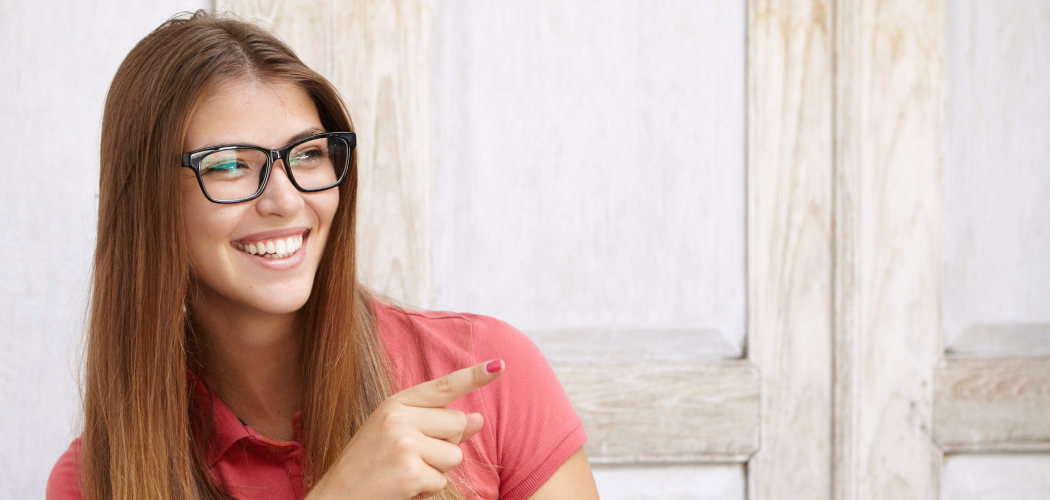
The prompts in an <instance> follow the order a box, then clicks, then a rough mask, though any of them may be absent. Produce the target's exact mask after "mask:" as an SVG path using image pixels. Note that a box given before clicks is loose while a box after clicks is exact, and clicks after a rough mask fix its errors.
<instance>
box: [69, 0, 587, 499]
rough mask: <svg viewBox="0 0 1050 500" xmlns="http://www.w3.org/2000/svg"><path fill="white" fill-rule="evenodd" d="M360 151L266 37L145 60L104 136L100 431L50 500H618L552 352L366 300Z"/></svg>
mask: <svg viewBox="0 0 1050 500" xmlns="http://www.w3.org/2000/svg"><path fill="white" fill-rule="evenodd" d="M355 142H356V136H355V134H354V132H353V126H352V124H351V121H350V118H349V116H348V114H347V112H346V108H345V106H344V105H343V103H342V101H341V100H340V98H339V96H338V94H337V93H336V91H335V90H334V89H333V87H332V86H331V85H330V84H329V83H328V82H327V81H326V80H325V79H324V78H322V77H321V76H319V75H318V74H317V73H315V72H313V71H312V70H310V69H309V68H307V67H306V66H305V65H303V64H302V62H300V61H299V59H298V58H296V56H295V55H294V54H293V53H292V51H291V50H290V49H288V48H287V47H286V46H285V45H284V44H282V43H281V42H280V41H278V40H277V39H276V38H274V37H273V36H272V35H271V34H269V33H267V32H266V31H264V30H261V29H259V28H257V27H255V26H252V25H250V24H246V23H243V22H240V21H237V20H232V19H225V18H216V17H212V16H210V15H208V14H206V13H203V12H198V13H196V14H194V15H192V16H186V17H182V18H177V19H173V20H171V21H169V22H167V23H165V24H164V25H162V26H161V27H160V28H158V29H157V30H156V31H154V32H153V33H151V34H150V35H149V36H147V37H146V38H145V39H144V40H142V41H141V42H140V43H139V44H138V45H137V46H136V47H135V48H134V49H133V50H132V51H131V53H130V54H129V55H128V57H127V58H126V59H125V61H124V63H123V64H122V65H121V67H120V69H119V70H118V71H117V74H116V76H115V78H114V80H113V84H112V87H111V88H110V91H109V95H108V97H107V101H106V107H105V112H104V117H103V127H102V148H101V175H100V195H99V225H98V246H97V248H96V252H95V275H94V287H93V293H92V299H91V310H90V324H89V329H88V342H87V349H88V352H87V366H86V373H85V377H84V380H85V387H84V419H85V428H84V433H83V435H82V437H81V438H78V439H76V440H75V441H74V442H73V444H72V445H71V446H70V448H69V450H68V451H67V452H66V453H65V454H64V455H63V456H62V458H61V459H60V460H59V462H58V463H57V464H56V466H55V468H54V470H53V471H52V474H51V479H50V481H49V484H48V498H51V499H59V498H86V499H110V498H114V499H138V498H166V499H176V498H177V499H183V498H202V499H203V498H240V499H249V498H288V499H292V498H294V499H299V498H304V497H308V498H311V499H317V500H322V499H327V498H353V499H373V498H374V499H390V498H396V499H410V498H428V497H431V496H435V495H436V496H437V497H438V498H443V499H454V498H507V499H519V498H535V499H550V498H584V499H586V498H597V494H596V492H595V488H594V483H593V479H592V477H591V473H590V468H589V466H588V463H587V459H586V456H585V455H584V454H583V451H582V449H581V446H582V445H583V443H584V441H585V440H586V436H585V435H584V432H583V428H582V426H581V424H580V419H579V417H577V416H576V414H575V412H574V411H573V409H572V407H571V406H570V405H569V403H568V400H567V398H566V397H565V393H564V392H563V391H562V389H561V387H560V385H559V384H558V381H557V379H556V378H555V377H554V374H553V372H552V371H551V369H550V367H549V366H548V365H547V363H546V361H545V360H544V359H543V357H542V355H540V354H539V351H538V350H537V349H536V348H535V346H534V345H532V343H531V342H529V341H528V340H527V339H526V338H525V337H524V336H522V335H521V334H520V333H519V332H518V331H517V330H515V329H514V328H512V327H510V326H508V325H506V324H505V323H502V322H500V321H498V320H494V319H492V318H485V317H481V316H476V315H470V314H457V313H436V312H409V311H404V310H402V309H399V308H397V307H394V306H391V305H387V304H384V303H382V302H379V301H378V300H376V299H375V298H373V297H372V296H371V295H370V293H369V292H368V290H366V289H365V288H364V287H362V286H361V285H359V284H358V281H357V278H356V276H355V258H354V247H355V246H354V224H355V201H356V188H357V173H356V168H355V164H356V159H355V158H356V157H355V155H354V152H353V150H354V146H355ZM180 159H181V165H180ZM497 379H498V380H497ZM482 386H487V387H485V388H484V389H483V390H482V389H481V388H482Z"/></svg>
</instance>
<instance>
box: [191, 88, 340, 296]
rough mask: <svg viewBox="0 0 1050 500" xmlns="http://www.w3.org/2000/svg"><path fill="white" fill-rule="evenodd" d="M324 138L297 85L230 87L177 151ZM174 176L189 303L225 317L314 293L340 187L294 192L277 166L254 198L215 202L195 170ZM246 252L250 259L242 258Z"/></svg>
mask: <svg viewBox="0 0 1050 500" xmlns="http://www.w3.org/2000/svg"><path fill="white" fill-rule="evenodd" d="M321 132H324V128H323V127H322V126H321V120H320V118H319V117H318V114H317V108H316V106H315V105H314V103H313V100H311V99H310V97H309V96H308V95H307V94H306V93H305V92H304V91H303V90H302V89H300V88H299V87H297V86H295V85H294V84H285V83H278V84H270V83H258V82H234V83H231V84H227V85H224V86H223V87H221V88H220V90H219V91H218V92H217V93H216V94H214V95H212V96H211V97H210V98H208V99H207V100H205V101H204V102H203V104H202V105H201V106H200V107H199V108H198V109H197V111H196V112H195V113H194V114H193V116H191V117H190V122H189V131H188V133H187V135H186V141H185V143H184V144H183V148H182V149H183V151H184V152H185V151H193V150H196V149H201V148H205V147H210V146H220V145H226V144H246V145H253V146H261V147H264V148H268V149H280V148H283V147H285V146H287V145H289V144H291V143H292V142H295V141H296V140H297V139H300V138H302V137H305V136H308V135H312V134H317V133H321ZM180 170H182V171H183V172H182V178H181V179H180V182H181V186H180V187H181V196H182V204H183V214H182V216H183V225H184V227H185V230H186V241H187V243H188V247H189V258H190V269H191V271H192V272H193V276H194V277H195V278H196V282H197V284H198V286H199V289H200V292H201V293H200V294H199V295H198V296H196V297H194V298H193V302H194V304H195V307H198V308H199V307H206V308H209V309H212V310H214V311H218V312H222V313H224V314H243V313H249V314H251V313H263V314H287V313H291V312H294V311H297V310H299V309H300V308H301V307H302V306H303V304H305V303H306V299H307V298H309V296H310V290H311V288H312V287H313V281H314V274H315V273H316V272H317V266H318V263H319V262H320V260H321V255H322V253H323V252H324V245H325V241H326V240H327V237H328V231H329V228H330V227H331V224H332V218H333V217H334V216H335V211H336V208H337V206H338V205H339V190H338V188H332V189H329V190H326V191H320V192H316V193H303V192H300V191H298V190H296V189H295V186H293V185H292V183H291V182H290V181H289V180H288V176H287V174H286V173H285V170H284V165H283V164H282V163H281V161H280V160H278V161H277V162H275V163H274V165H273V168H272V169H271V172H270V178H269V181H268V182H267V185H266V189H265V190H264V191H263V193H262V195H261V196H259V197H258V198H256V199H254V200H251V201H246V202H242V203H234V204H229V205H222V204H218V203H212V202H211V201H208V199H207V198H205V196H204V193H202V192H201V189H200V186H199V185H198V184H197V179H196V177H195V176H194V173H193V171H192V170H190V169H188V168H183V169H180ZM300 244H301V246H299V245H300ZM251 246H255V250H256V254H252V253H250V252H249V250H250V249H251ZM266 247H269V248H270V251H271V252H273V251H274V249H276V250H278V252H277V253H276V254H267V255H265V256H264V255H263V254H262V253H261V252H260V250H261V249H262V248H266ZM281 247H284V248H283V250H284V251H283V253H282V252H280V250H281ZM295 247H298V248H297V249H295V250H292V249H293V248H295ZM242 248H243V249H242ZM275 256H276V257H278V258H273V257H275Z"/></svg>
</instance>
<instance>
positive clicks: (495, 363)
mask: <svg viewBox="0 0 1050 500" xmlns="http://www.w3.org/2000/svg"><path fill="white" fill-rule="evenodd" d="M500 368H503V360H502V359H494V360H492V361H489V364H487V365H485V369H486V370H488V371H489V373H496V372H498V371H499V369H500Z"/></svg>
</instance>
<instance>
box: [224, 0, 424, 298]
mask: <svg viewBox="0 0 1050 500" xmlns="http://www.w3.org/2000/svg"><path fill="white" fill-rule="evenodd" d="M217 9H219V10H220V11H231V12H234V13H236V14H238V15H240V16H242V17H245V18H248V19H258V20H260V21H261V22H262V23H263V24H264V25H268V26H272V28H273V29H274V31H275V32H276V33H277V34H278V35H279V36H281V38H282V39H283V40H285V41H286V42H288V44H289V45H291V46H292V48H293V49H294V50H296V52H297V53H298V54H299V55H300V57H301V58H302V59H303V60H304V61H305V62H306V63H307V64H309V65H310V66H311V67H312V68H314V69H315V70H317V71H318V72H320V73H321V74H323V75H324V76H325V77H326V78H328V79H329V80H330V81H332V83H333V84H335V86H336V87H337V88H338V89H339V91H340V93H341V94H342V95H343V97H344V99H346V101H347V104H348V106H349V108H350V113H351V116H352V117H353V120H354V128H355V131H356V132H357V159H358V169H359V179H360V181H359V182H360V184H359V187H358V203H357V206H358V224H357V251H358V254H357V260H358V271H359V272H360V274H361V278H362V281H364V282H365V283H366V284H367V285H369V286H371V287H372V288H373V289H375V290H376V291H378V292H380V293H382V294H385V295H387V296H389V297H390V298H392V299H394V300H396V301H399V302H402V303H406V304H409V305H413V306H417V307H428V306H430V305H431V302H432V298H431V289H432V273H431V266H430V221H429V218H428V217H429V213H430V212H429V203H430V196H429V194H430V191H429V189H430V161H431V157H430V147H431V140H432V138H431V111H430V86H431V59H432V42H431V26H432V15H433V14H432V5H431V2H425V1H413V0H325V1H323V2H315V1H310V0H217Z"/></svg>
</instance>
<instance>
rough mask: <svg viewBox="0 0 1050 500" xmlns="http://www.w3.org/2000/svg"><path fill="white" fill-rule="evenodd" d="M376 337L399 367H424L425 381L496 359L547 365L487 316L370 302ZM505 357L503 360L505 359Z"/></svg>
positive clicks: (514, 333) (531, 346)
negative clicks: (519, 360)
mask: <svg viewBox="0 0 1050 500" xmlns="http://www.w3.org/2000/svg"><path fill="white" fill-rule="evenodd" d="M374 308H375V312H376V323H377V325H378V328H379V333H380V336H381V337H382V339H383V342H384V344H385V345H386V348H387V351H388V353H389V354H390V355H391V357H392V358H393V361H394V363H395V365H396V366H397V368H398V369H399V370H400V369H402V368H407V367H411V366H413V365H420V364H421V365H425V366H426V367H427V369H426V370H425V371H426V372H427V373H425V374H424V373H420V374H419V375H422V376H428V377H429V378H423V379H418V381H419V382H422V381H424V380H429V379H430V378H433V376H441V375H444V374H445V373H447V372H451V371H454V370H458V369H460V368H466V367H468V366H471V365H473V364H475V363H479V362H481V361H487V360H489V359H494V358H503V359H504V361H507V362H510V361H511V360H510V359H509V358H514V357H522V361H527V362H530V363H535V362H539V363H542V364H544V365H546V361H545V360H544V359H543V356H542V355H541V354H540V352H539V349H537V348H536V346H535V344H533V342H532V341H531V340H529V338H528V337H526V336H525V335H524V334H522V333H521V332H520V331H518V330H517V329H516V328H514V327H513V326H511V325H509V324H507V323H505V322H503V321H500V320H498V319H495V318H491V317H488V316H482V315H477V314H467V313H457V312H447V311H413V310H407V309H402V308H399V307H396V306H391V305H388V304H383V303H381V302H374ZM504 354H505V355H504Z"/></svg>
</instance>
